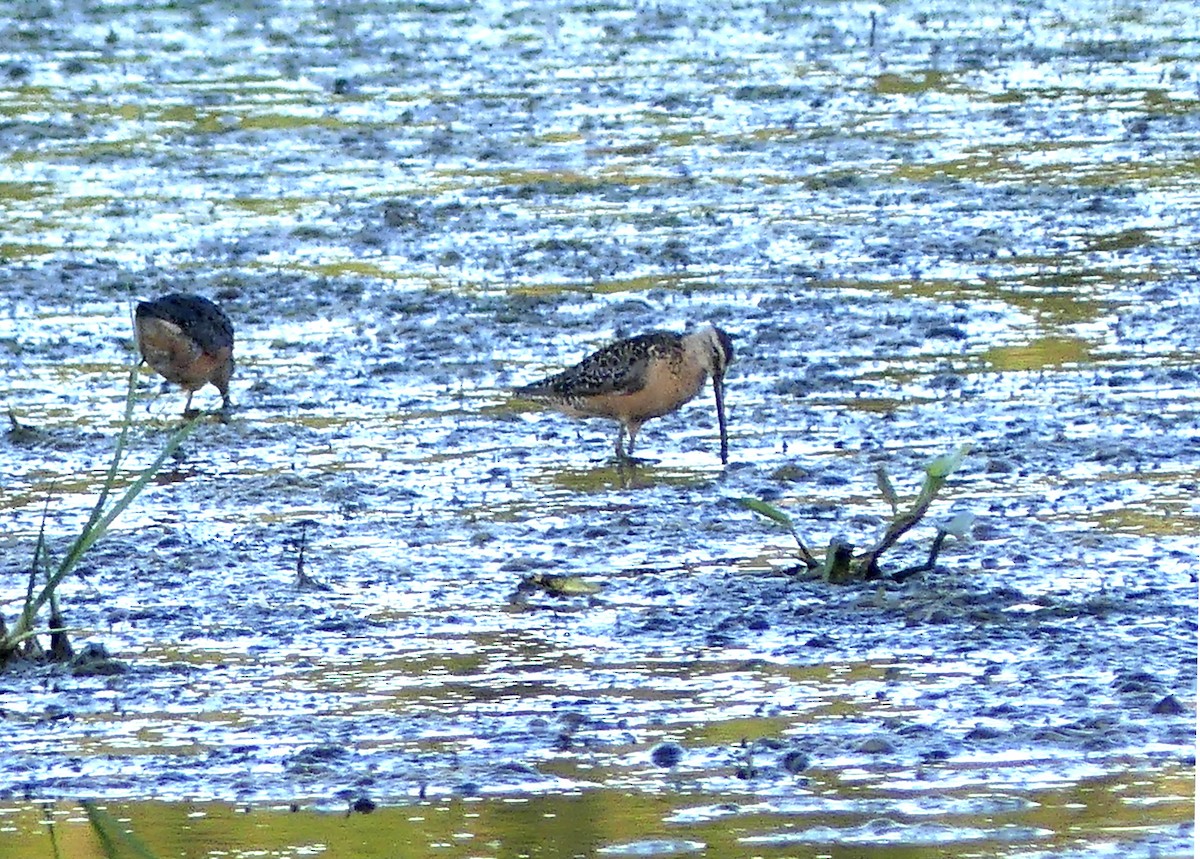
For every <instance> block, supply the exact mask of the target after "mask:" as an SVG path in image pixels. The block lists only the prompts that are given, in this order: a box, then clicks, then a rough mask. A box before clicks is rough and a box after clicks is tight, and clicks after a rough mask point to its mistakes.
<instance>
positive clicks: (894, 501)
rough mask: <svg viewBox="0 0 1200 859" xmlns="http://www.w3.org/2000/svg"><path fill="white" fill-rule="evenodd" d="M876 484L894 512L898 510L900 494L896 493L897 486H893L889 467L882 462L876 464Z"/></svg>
mask: <svg viewBox="0 0 1200 859" xmlns="http://www.w3.org/2000/svg"><path fill="white" fill-rule="evenodd" d="M875 485H876V486H878V487H879V492H880V494H881V495H883V500H884V501H886V502H887V503H888V504H890V505H891V507H892V512H893V513H895V512H896V508H897V507H899V506H900V496H899V495H897V494H896V487H894V486H892V479H891V478H890V477H888V473H887V468H886V467H885V466H884V465H883V464H882V463H880V464H879V465H877V466H875Z"/></svg>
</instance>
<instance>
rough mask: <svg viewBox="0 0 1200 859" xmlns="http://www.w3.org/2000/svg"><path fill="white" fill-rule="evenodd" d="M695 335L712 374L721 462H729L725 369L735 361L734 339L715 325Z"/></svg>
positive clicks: (699, 330) (706, 327)
mask: <svg viewBox="0 0 1200 859" xmlns="http://www.w3.org/2000/svg"><path fill="white" fill-rule="evenodd" d="M692 336H693V337H696V338H698V340H699V342H700V344H701V345H702V347H703V348H704V350H705V352H704V354H705V358H706V360H705V366H706V367H707V368H708V374H709V375H710V376H712V384H713V397H714V398H715V399H716V402H717V427H718V429H719V430H720V433H721V464H722V465H727V464H728V463H729V435H728V431H727V430H726V428H725V370H726V369H727V368H728V367H729V365H730V364H732V363H733V340H732V339H731V338H730V336H729V335H728V334H727V333H726V332H725V331H724V330H722V329H720V328H717V327H716V326H715V325H705V326H704V327H702V328H700V329H698V330H697V331H696V332H695V334H693V335H692Z"/></svg>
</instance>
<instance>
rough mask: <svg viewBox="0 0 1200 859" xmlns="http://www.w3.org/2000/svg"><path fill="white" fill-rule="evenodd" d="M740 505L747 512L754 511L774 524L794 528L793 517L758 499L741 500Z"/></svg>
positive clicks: (739, 500)
mask: <svg viewBox="0 0 1200 859" xmlns="http://www.w3.org/2000/svg"><path fill="white" fill-rule="evenodd" d="M738 504H741V505H742V506H743V507H745V508H746V509H747V510H753V511H754V512H755V513H757V514H758V515H759V516H766V517H767V518H768V519H770V520H771V521H772V522H778V523H779V524H780V525H782V526H784V527H785V528H791V527H792V519H791V517H790V516H788V515H787V514H786V513H784V512H783V511H782V510H780V509H779V508H778V507H776V506H774V505H773V504H768V503H767V502H765V501H763V500H761V499H758V498H739V499H738Z"/></svg>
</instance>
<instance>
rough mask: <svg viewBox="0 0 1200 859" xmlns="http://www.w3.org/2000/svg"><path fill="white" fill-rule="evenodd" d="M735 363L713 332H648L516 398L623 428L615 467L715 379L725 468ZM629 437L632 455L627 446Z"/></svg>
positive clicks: (706, 328)
mask: <svg viewBox="0 0 1200 859" xmlns="http://www.w3.org/2000/svg"><path fill="white" fill-rule="evenodd" d="M732 360H733V343H732V341H730V339H729V335H728V334H726V333H725V332H724V331H722V330H721V329H720V328H716V327H715V326H712V325H703V326H701V327H700V328H697V329H696V330H695V331H690V332H687V333H685V334H673V333H671V332H669V331H651V332H649V333H648V334H639V335H638V336H636V337H630V338H628V339H626V340H619V341H617V342H616V343H613V344H611V345H609V346H605V347H604V348H603V349H601V350H600V351H599V352H596V353H594V354H592V355H589V356H588V357H586V358H584V359H583V360H582V361H580V362H579V363H578V364H576V365H575V366H574V367H571V368H570V369H567V370H563V371H562V372H561V373H557V374H555V375H553V376H549V377H547V378H545V379H542V380H541V381H539V382H534V383H532V384H529V385H522V386H521V387H519V388H517V389H516V390H515V391H514V392H513V393H514V394H516V395H517V396H518V397H525V398H528V399H531V400H536V401H539V402H543V403H546V404H547V405H550V406H552V407H554V408H556V409H558V410H559V411H561V412H563V413H564V414H566V415H570V416H571V417H583V418H588V417H599V418H609V419H610V420H615V421H617V422H619V423H620V425H621V427H620V429H619V430H618V432H617V461H618V462H628V461H630V459H631V457H630V454H631V453H632V452H633V443H634V440H635V439H636V438H637V434H638V430H640V429H641V428H642V424H644V423H645V422H646V421H648V420H650V419H651V418H659V417H662V416H663V415H667V414H670V413H671V412H673V411H675V410H676V409H678V408H679V407H680V406H682V405H683V404H684V403H686V402H687V401H688V400H690V399H692V398H693V397H695V396H696V395H697V394H698V393H700V391H701V389H702V388H703V387H704V380H705V379H706V378H708V377H709V376H712V380H713V394H714V396H715V397H716V401H717V425H718V427H719V428H720V432H721V462H722V463H727V462H728V461H729V442H728V439H727V437H726V433H725V368H726V367H728V366H729V363H730V362H731V361H732ZM626 434H628V436H629V447H628V451H626V449H625V447H623V446H622V441H623V440H624V438H625V436H626Z"/></svg>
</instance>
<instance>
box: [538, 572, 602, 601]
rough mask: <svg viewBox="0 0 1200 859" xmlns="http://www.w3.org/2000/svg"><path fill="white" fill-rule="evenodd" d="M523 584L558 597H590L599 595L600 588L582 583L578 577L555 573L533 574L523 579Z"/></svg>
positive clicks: (591, 583)
mask: <svg viewBox="0 0 1200 859" xmlns="http://www.w3.org/2000/svg"><path fill="white" fill-rule="evenodd" d="M525 583H526V584H528V585H530V586H532V587H535V588H540V589H541V590H544V591H545V592H546V593H548V594H553V595H554V596H558V597H578V596H591V595H592V594H598V593H600V586H599V585H597V584H595V583H593V582H588V581H584V580H583V579H581V578H579V577H578V576H560V575H557V574H555V573H534V574H533V575H531V576H526V577H525Z"/></svg>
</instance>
